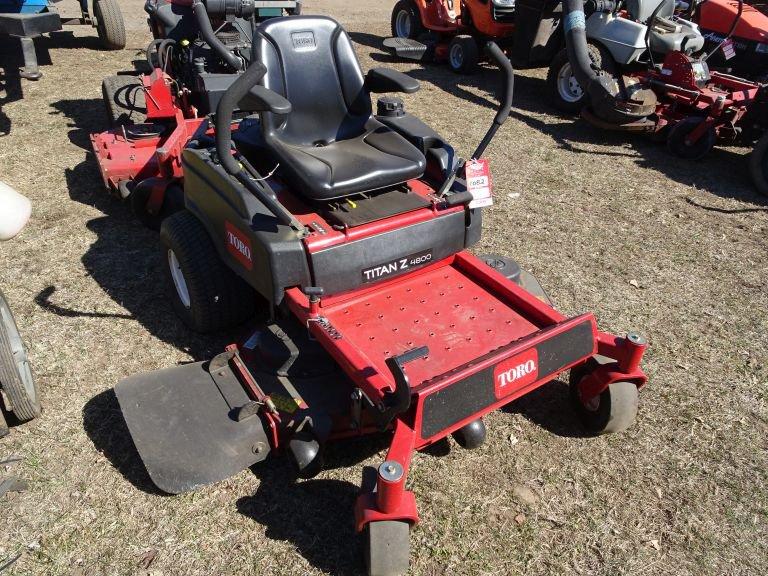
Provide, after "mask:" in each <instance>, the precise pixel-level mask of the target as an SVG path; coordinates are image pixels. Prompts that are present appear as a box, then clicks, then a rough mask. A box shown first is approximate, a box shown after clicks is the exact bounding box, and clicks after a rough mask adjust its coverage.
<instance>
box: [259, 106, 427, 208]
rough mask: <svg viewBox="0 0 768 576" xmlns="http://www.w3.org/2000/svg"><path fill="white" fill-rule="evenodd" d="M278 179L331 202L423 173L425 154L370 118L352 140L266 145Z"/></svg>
mask: <svg viewBox="0 0 768 576" xmlns="http://www.w3.org/2000/svg"><path fill="white" fill-rule="evenodd" d="M269 145H270V148H271V151H272V153H273V154H274V155H275V156H276V157H277V160H278V161H279V162H280V175H281V177H282V178H283V179H284V180H286V181H287V182H288V183H289V184H291V185H292V186H293V187H294V188H295V189H296V190H295V191H296V192H298V193H300V194H302V195H303V196H305V197H306V198H309V199H312V200H331V199H334V198H340V197H343V196H349V195H351V194H356V193H360V192H368V191H371V190H378V189H381V188H386V187H389V186H394V185H396V184H400V183H402V182H405V181H407V180H410V179H411V178H419V177H421V176H422V175H423V174H424V169H425V167H426V160H425V158H424V155H423V154H422V153H421V152H420V151H419V150H418V149H417V148H416V147H415V146H413V145H412V144H411V143H410V142H408V141H407V140H406V139H405V138H403V137H402V136H400V135H399V134H397V133H396V132H394V131H392V130H391V129H389V128H387V127H386V126H384V125H383V124H381V123H380V122H378V121H377V120H375V119H373V118H371V119H370V120H369V121H368V122H367V123H366V125H365V131H364V132H363V133H362V134H360V135H359V136H357V137H356V138H347V139H345V140H337V141H335V142H330V143H327V144H318V145H315V146H302V145H295V144H290V143H287V142H284V141H281V140H279V139H273V140H272V141H271V142H270V143H269Z"/></svg>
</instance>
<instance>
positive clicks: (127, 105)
mask: <svg viewBox="0 0 768 576" xmlns="http://www.w3.org/2000/svg"><path fill="white" fill-rule="evenodd" d="M101 94H102V97H103V98H104V106H105V108H106V109H107V121H108V122H109V125H110V126H128V125H131V124H141V123H143V122H144V121H145V120H146V118H147V103H146V96H145V95H144V90H143V84H142V83H141V78H139V77H138V76H128V75H117V76H107V77H106V78H104V81H103V82H102V83H101Z"/></svg>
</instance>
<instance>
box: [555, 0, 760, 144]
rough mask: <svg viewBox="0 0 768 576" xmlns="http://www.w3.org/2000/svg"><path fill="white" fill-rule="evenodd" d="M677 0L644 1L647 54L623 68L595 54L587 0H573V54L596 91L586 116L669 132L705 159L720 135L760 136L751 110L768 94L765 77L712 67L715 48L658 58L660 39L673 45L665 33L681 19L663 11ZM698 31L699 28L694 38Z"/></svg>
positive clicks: (568, 17) (590, 90)
mask: <svg viewBox="0 0 768 576" xmlns="http://www.w3.org/2000/svg"><path fill="white" fill-rule="evenodd" d="M670 2H671V0H639V1H638V2H636V8H635V11H637V12H638V13H642V14H644V16H643V19H642V20H641V21H640V22H639V23H638V25H640V24H643V25H644V28H643V30H644V42H645V47H646V50H645V51H644V52H645V58H646V60H643V59H641V58H638V59H636V61H635V63H634V64H632V65H626V66H624V67H621V66H619V65H618V63H615V62H614V63H611V62H610V61H608V59H606V60H604V61H603V62H602V65H601V66H600V67H598V66H595V65H594V64H593V62H591V60H590V56H589V50H588V44H587V38H586V28H587V27H588V21H587V25H586V26H585V17H584V5H583V2H582V0H565V2H564V7H565V17H564V30H565V38H566V48H567V50H568V59H569V61H570V63H571V67H572V69H573V74H574V75H575V76H576V79H577V80H578V82H579V85H581V86H582V87H585V89H584V92H585V93H586V95H587V97H588V103H587V105H586V106H585V107H584V108H582V111H581V115H582V117H584V118H585V119H586V120H587V121H588V122H590V123H592V124H594V125H596V126H599V127H601V128H605V129H609V130H623V131H630V132H633V131H634V132H645V133H651V134H656V135H659V136H663V137H666V140H667V144H668V147H669V149H670V151H672V152H673V153H674V154H676V155H678V156H680V157H683V158H689V159H698V158H701V157H702V156H704V155H705V154H706V153H707V152H709V151H710V150H711V149H712V147H713V146H714V145H715V143H716V142H717V141H722V142H729V143H733V142H740V141H744V140H745V139H747V140H748V141H752V140H753V139H754V137H755V130H754V129H753V127H754V118H751V119H750V116H753V115H754V114H748V112H749V111H750V109H751V108H752V106H753V104H755V102H757V100H758V96H760V95H761V92H762V88H761V86H760V85H759V84H757V83H755V82H750V81H747V80H744V79H741V78H736V77H735V76H731V75H728V74H723V73H720V72H710V70H709V67H708V66H707V59H708V55H707V54H704V55H698V56H691V55H689V54H686V53H684V52H683V51H680V50H671V51H669V52H667V53H666V55H664V56H663V60H662V61H661V62H657V61H655V59H654V53H655V52H656V50H655V49H654V46H655V45H656V46H663V45H666V43H664V42H663V40H664V37H665V36H670V37H672V38H674V30H676V29H677V28H676V27H677V26H678V24H677V23H675V21H672V20H669V19H668V18H662V17H661V14H662V13H664V12H667V11H668V10H669V9H670V6H671V5H670V4H669V3H670ZM668 26H670V27H671V31H670V30H669V29H668ZM659 38H661V39H659ZM695 38H696V37H695V35H694V34H691V35H690V36H689V37H687V38H686V39H688V40H695ZM655 39H656V42H655V43H654V40H655ZM689 43H691V42H689ZM709 54H712V52H710V53H709ZM606 64H608V65H606ZM611 64H612V65H611Z"/></svg>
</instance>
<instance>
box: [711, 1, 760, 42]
mask: <svg viewBox="0 0 768 576" xmlns="http://www.w3.org/2000/svg"><path fill="white" fill-rule="evenodd" d="M738 10H739V3H738V2H736V1H735V0H706V2H704V3H703V4H702V5H701V6H699V9H698V18H696V20H697V21H698V24H699V26H700V27H701V28H702V29H703V30H705V31H711V32H718V33H720V34H727V33H728V30H730V28H731V25H732V24H733V19H734V18H735V17H736V14H737V13H738ZM733 36H734V38H742V39H744V40H753V41H755V42H766V43H768V16H766V15H765V14H763V13H762V12H760V11H758V10H757V9H756V8H754V7H752V6H750V5H749V4H744V12H743V13H742V15H741V21H740V22H739V25H738V26H737V27H736V30H735V32H734V33H733Z"/></svg>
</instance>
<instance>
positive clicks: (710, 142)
mask: <svg viewBox="0 0 768 576" xmlns="http://www.w3.org/2000/svg"><path fill="white" fill-rule="evenodd" d="M704 120H705V119H704V118H703V117H701V116H689V117H688V118H685V119H683V120H680V122H678V123H677V124H675V125H674V126H672V128H671V129H670V130H669V136H667V149H669V151H670V152H672V154H674V155H675V156H677V157H679V158H685V159H686V160H700V159H701V158H703V157H704V156H706V155H707V154H708V153H709V152H710V150H712V148H713V147H714V146H715V141H716V140H717V135H716V134H715V130H714V128H712V127H710V128H709V130H707V132H706V133H705V134H704V136H702V137H701V138H699V141H698V142H696V143H695V144H694V145H693V146H689V145H688V144H686V143H685V137H686V136H688V134H690V133H691V132H693V130H694V129H695V128H696V127H697V126H698V125H699V124H701V123H702V122H704Z"/></svg>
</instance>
